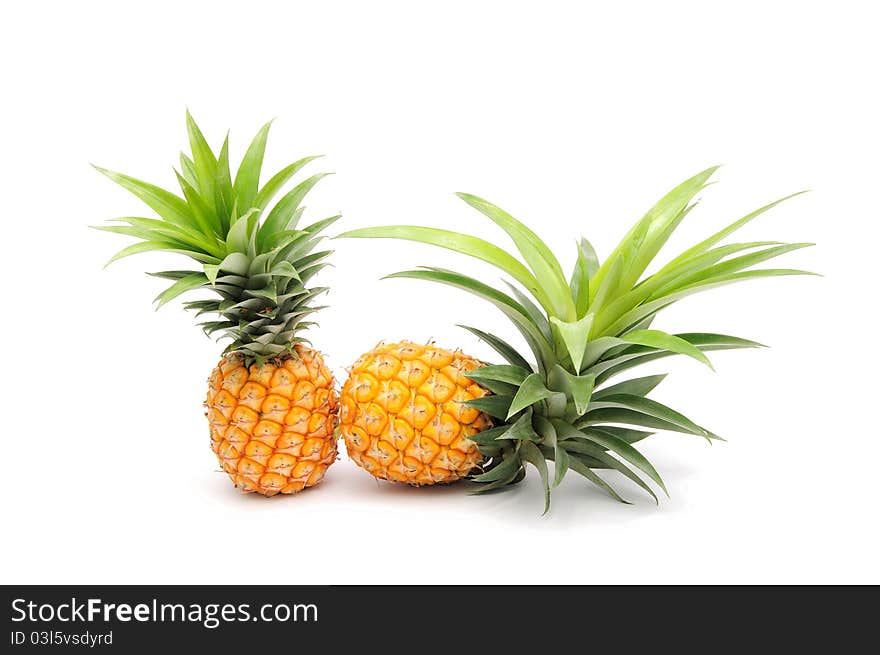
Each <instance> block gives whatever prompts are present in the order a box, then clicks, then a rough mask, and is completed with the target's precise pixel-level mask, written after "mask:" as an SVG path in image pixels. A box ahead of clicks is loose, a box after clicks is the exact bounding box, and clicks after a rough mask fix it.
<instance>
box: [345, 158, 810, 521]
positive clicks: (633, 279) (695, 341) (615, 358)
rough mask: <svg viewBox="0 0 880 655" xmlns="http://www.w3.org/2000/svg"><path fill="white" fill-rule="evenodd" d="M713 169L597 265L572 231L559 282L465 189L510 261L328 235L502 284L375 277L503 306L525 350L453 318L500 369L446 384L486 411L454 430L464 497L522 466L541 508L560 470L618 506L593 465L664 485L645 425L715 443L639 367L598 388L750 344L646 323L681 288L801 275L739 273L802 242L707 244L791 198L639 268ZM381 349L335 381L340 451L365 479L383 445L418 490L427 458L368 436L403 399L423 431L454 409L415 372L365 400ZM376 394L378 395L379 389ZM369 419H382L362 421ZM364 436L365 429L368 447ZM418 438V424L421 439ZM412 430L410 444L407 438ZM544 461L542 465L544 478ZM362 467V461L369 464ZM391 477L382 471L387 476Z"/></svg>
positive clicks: (399, 231) (517, 231) (467, 245)
mask: <svg viewBox="0 0 880 655" xmlns="http://www.w3.org/2000/svg"><path fill="white" fill-rule="evenodd" d="M715 170H716V167H713V168H709V169H707V170H705V171H703V172H701V173H698V174H697V175H695V176H693V177H691V178H689V179H688V180H685V181H684V182H683V183H682V184H680V185H679V186H677V187H676V188H674V189H673V190H672V191H670V192H669V193H668V194H666V195H665V196H664V197H663V198H662V199H661V200H660V201H659V202H658V203H657V204H656V205H655V206H654V207H653V208H652V209H651V210H650V211H648V213H647V214H646V215H645V216H644V217H643V218H642V219H641V220H639V221H638V222H637V223H636V224H635V226H634V227H633V228H632V229H631V230H630V231H629V232H628V233H627V235H626V236H625V237H624V238H623V240H622V241H621V242H620V244H619V245H618V246H617V247H616V248H615V250H614V251H613V252H612V253H611V255H610V256H609V257H608V258H606V259H605V260H604V261H603V262H601V263H600V261H599V259H598V257H597V256H596V253H595V251H594V249H593V247H592V246H591V245H590V243H589V242H588V241H587V240H586V239H581V240H580V241H579V242H578V248H577V260H576V263H575V265H574V270H573V272H572V273H571V275H570V276H568V277H567V276H565V274H564V273H563V269H562V266H561V265H560V264H559V261H558V260H557V258H556V256H555V255H554V254H553V252H551V250H550V249H549V248H548V247H547V245H546V244H545V243H544V242H543V241H541V239H539V238H538V236H537V235H536V234H535V233H534V232H533V231H532V230H530V229H529V228H528V227H526V226H525V225H524V224H522V223H521V222H519V221H517V220H516V219H514V218H513V217H512V216H510V215H509V214H508V213H507V212H505V211H503V210H502V209H500V208H498V207H496V206H495V205H493V204H491V203H489V202H487V201H485V200H482V199H481V198H478V197H476V196H472V195H469V194H458V195H459V197H460V198H461V199H462V200H464V201H465V202H466V203H468V204H469V205H471V206H472V207H473V208H475V209H476V210H478V211H479V212H481V213H482V214H484V215H485V216H486V217H488V218H489V219H490V220H491V221H493V222H494V223H495V224H496V225H498V226H499V227H500V228H501V229H502V230H504V231H505V232H506V233H507V235H508V236H509V237H510V239H511V240H512V241H513V243H514V244H515V246H516V248H517V250H518V251H519V253H520V255H521V258H522V259H519V258H517V257H516V256H514V255H513V254H511V253H508V252H506V251H504V250H503V249H501V248H500V247H498V246H496V245H494V244H492V243H489V242H488V241H485V240H483V239H479V238H477V237H473V236H468V235H464V234H458V233H455V232H451V231H448V230H441V229H435V228H428V227H419V226H385V227H372V228H364V229H358V230H353V231H350V232H346V233H344V234H341V235H340V237H355V238H394V239H405V240H409V241H415V242H421V243H427V244H431V245H435V246H439V247H443V248H447V249H450V250H453V251H456V252H458V253H461V254H464V255H469V256H471V257H475V258H477V259H480V260H482V261H484V262H488V263H490V264H492V265H494V266H496V267H497V268H499V269H500V270H501V271H503V272H504V273H505V274H506V275H507V276H509V277H510V278H511V279H512V281H506V284H507V287H508V288H509V292H508V291H506V290H502V289H499V288H497V287H494V286H490V285H488V284H486V283H483V282H481V281H478V280H476V279H474V278H471V277H468V276H467V275H464V274H461V273H458V272H455V271H451V270H446V269H440V268H430V267H423V268H420V269H417V270H409V271H403V272H400V273H394V274H392V275H390V276H388V277H391V278H414V279H417V280H429V281H432V282H439V283H442V284H446V285H451V286H454V287H457V288H460V289H463V290H465V291H468V292H470V293H473V294H475V295H477V296H479V297H480V298H483V299H485V300H487V301H489V302H490V303H492V304H493V305H494V306H495V307H496V308H498V309H499V310H500V311H501V312H503V313H504V314H505V316H507V318H508V319H510V321H511V322H512V323H513V325H514V326H515V327H516V329H517V331H518V332H519V333H520V335H521V336H522V338H523V340H524V341H525V343H526V344H527V345H528V352H526V353H521V352H519V351H517V350H516V349H515V348H514V347H513V346H512V345H510V344H509V343H507V342H506V341H504V340H502V339H501V338H499V337H498V336H495V335H493V334H491V333H489V332H485V331H483V330H479V329H477V328H473V327H467V326H462V327H464V328H465V329H466V330H468V331H470V332H471V333H473V334H475V335H476V336H477V337H479V338H480V339H482V340H483V341H485V342H486V343H487V344H489V346H491V347H492V348H493V349H494V350H495V351H496V352H497V353H498V355H500V357H501V358H503V360H505V363H502V364H496V365H489V366H479V367H478V368H474V369H472V370H468V371H463V372H462V375H463V376H464V377H466V378H468V379H470V380H472V381H474V382H476V383H477V384H478V385H480V386H481V387H483V388H484V389H485V390H486V391H488V392H491V393H489V394H487V395H480V394H478V393H476V392H475V391H474V388H473V387H472V386H466V384H464V383H458V382H457V383H456V385H457V387H458V389H459V390H460V391H462V390H467V393H463V392H462V393H460V395H459V396H458V397H455V396H453V398H452V402H456V403H461V404H463V405H464V406H466V407H469V408H471V409H473V410H478V411H480V412H482V413H483V414H485V415H487V416H488V417H489V418H480V419H478V423H480V424H482V425H488V424H489V419H491V421H492V423H493V425H492V427H488V428H487V429H484V430H482V431H480V432H478V433H476V434H468V433H464V434H462V435H459V437H458V438H460V437H461V436H465V434H466V436H467V439H468V440H469V441H470V442H472V443H473V444H474V447H476V448H477V449H478V450H479V452H480V454H481V458H479V459H476V458H473V459H467V460H465V463H464V466H467V465H473V467H474V469H473V471H472V479H473V480H474V481H476V482H477V483H480V485H479V486H478V488H477V492H483V491H491V490H495V489H501V488H504V487H507V486H509V485H512V484H514V483H517V482H519V481H520V480H522V479H523V478H524V477H525V471H526V465H529V466H531V467H533V468H535V469H536V470H537V472H538V474H539V475H540V478H541V481H542V486H543V489H544V511H545V512H546V511H547V510H548V509H549V507H550V492H551V489H552V488H553V487H556V486H557V485H559V484H560V482H562V480H563V478H564V477H565V475H566V473H567V472H568V471H574V472H575V473H577V474H579V475H581V476H583V477H584V478H586V479H587V480H588V481H590V482H591V483H593V484H595V485H597V486H598V487H600V488H601V489H602V490H604V491H605V492H607V493H608V494H610V495H611V496H612V497H614V498H615V499H617V500H620V501H621V502H628V501H625V500H624V499H623V498H622V497H621V496H620V495H619V494H618V492H617V491H616V490H615V489H614V488H613V487H612V486H611V484H610V483H609V481H608V480H606V479H605V477H603V476H600V475H599V474H598V473H597V471H602V470H604V469H612V470H614V471H617V472H619V473H621V474H622V475H624V476H625V477H627V478H629V479H630V480H631V481H632V482H634V483H635V484H636V485H638V486H639V487H641V488H642V489H643V490H644V491H645V492H646V493H648V494H650V496H652V497H653V498H654V500H655V501H658V496H657V493H656V492H655V490H654V488H653V487H652V485H651V484H650V483H653V484H654V485H656V487H657V488H659V489H660V490H662V491H663V492H664V493H665V492H666V487H665V485H664V483H663V480H662V479H661V477H660V475H659V474H658V472H657V470H656V469H655V468H654V466H653V465H652V464H651V463H650V462H649V461H648V460H647V459H646V458H645V457H644V456H643V455H642V454H641V453H640V452H639V451H638V449H637V447H636V445H635V444H637V442H639V441H641V440H642V439H645V438H646V437H648V436H650V435H651V434H653V432H651V431H650V430H670V431H675V432H681V433H685V434H692V435H697V436H700V437H703V438H705V439H707V440H709V441H710V442H711V441H713V440H716V439H719V437H718V436H717V435H716V434H714V433H713V432H711V431H709V430H708V429H706V428H704V427H702V426H700V425H697V424H696V423H694V422H693V421H691V420H690V419H688V418H686V417H685V416H683V415H682V414H680V413H679V412H677V411H675V410H673V409H671V408H669V407H667V406H665V405H663V404H661V403H659V402H657V401H655V400H651V399H649V398H648V397H647V396H648V394H649V392H651V390H653V389H654V388H655V387H656V386H657V385H658V384H659V383H660V382H661V381H662V380H663V378H664V377H665V376H663V375H649V376H643V377H635V378H629V379H626V380H624V381H622V382H617V383H614V384H612V383H611V381H612V378H614V377H615V376H618V375H620V374H622V373H624V372H627V371H629V370H630V369H632V368H633V367H636V366H638V365H640V364H643V363H645V362H650V361H653V360H656V359H659V358H662V357H666V356H669V355H685V356H688V357H692V358H694V359H696V360H698V361H700V362H702V363H703V364H706V365H709V366H710V367H711V364H710V362H709V359H708V358H707V357H706V354H705V353H706V352H707V351H713V350H726V349H736V348H754V347H758V346H760V344H758V343H756V342H754V341H749V340H746V339H741V338H738V337H732V336H727V335H722V334H710V333H703V332H689V333H684V334H668V333H666V332H663V331H660V330H657V329H654V328H652V327H651V325H652V322H653V321H654V318H655V317H656V315H657V313H658V312H659V311H660V310H661V309H663V308H664V307H668V306H669V305H671V304H672V303H674V302H677V301H678V300H680V299H682V298H684V297H686V296H689V295H691V294H694V293H697V292H700V291H704V290H708V289H711V288H714V287H717V286H720V285H724V284H728V283H733V282H738V281H740V280H746V279H751V278H758V277H770V276H784V275H801V274H806V273H807V272H806V271H801V270H794V269H784V268H783V269H780V268H759V269H755V268H752V267H753V266H755V265H756V264H759V263H761V262H764V261H767V260H769V259H772V258H775V257H777V256H779V255H782V254H784V253H788V252H791V251H794V250H798V249H800V248H804V247H806V246H810V245H813V244H809V243H790V244H784V243H779V242H772V241H752V242H745V243H732V244H728V245H718V244H719V242H721V241H722V240H723V239H725V238H726V237H727V236H729V235H730V234H732V233H733V232H735V231H736V230H738V229H739V228H741V227H742V226H744V225H745V224H747V223H749V222H750V221H751V220H753V219H754V218H756V217H758V216H759V215H761V214H763V213H764V212H766V211H767V210H769V209H771V208H772V207H775V206H776V205H778V204H779V203H781V202H783V201H784V200H787V199H788V198H791V197H793V196H794V195H798V194H793V195H792V196H787V197H786V198H782V199H780V200H777V201H775V202H772V203H770V204H768V205H765V206H764V207H761V208H760V209H757V210H755V211H753V212H751V213H750V214H748V215H746V216H744V217H742V218H740V219H739V220H737V221H735V222H733V223H732V224H730V225H728V226H727V227H725V228H724V229H722V230H721V231H719V232H716V233H715V234H713V235H712V236H710V237H708V238H707V239H705V240H704V241H701V242H700V243H698V244H696V245H695V246H693V247H691V248H689V249H687V250H685V251H684V252H682V253H681V254H679V255H678V256H677V257H675V258H673V259H672V260H671V261H669V262H668V263H666V264H665V265H664V266H662V267H661V268H660V269H659V270H658V271H657V272H656V273H653V274H652V275H645V271H646V269H647V268H648V266H649V265H650V264H651V262H652V261H653V260H654V258H655V256H656V255H657V254H658V252H659V251H660V249H661V247H662V246H663V245H664V244H665V243H666V241H667V240H668V239H669V237H670V235H671V234H672V232H673V231H674V230H675V228H676V227H677V226H678V225H679V223H680V222H681V220H682V219H683V218H684V217H685V216H686V215H687V214H688V213H689V212H690V211H691V209H692V208H693V207H694V205H695V202H693V201H694V198H695V196H696V195H697V193H699V192H700V191H701V190H702V189H703V188H704V187H705V186H706V184H707V183H708V181H709V179H710V177H711V176H712V175H713V173H714V172H715ZM392 350H393V347H392ZM388 355H389V353H388V352H386V351H382V350H381V349H380V350H376V351H372V352H370V353H367V354H366V355H364V356H363V357H362V358H361V359H360V360H359V364H358V365H357V366H356V367H355V370H354V371H353V374H352V378H351V379H349V381H348V382H347V383H346V385H345V387H344V389H343V393H342V397H341V404H342V408H343V410H342V417H341V420H342V433H343V435H344V436H345V442H346V447H347V448H348V451H349V453H351V454H352V458H353V459H354V460H355V461H356V462H358V463H360V464H361V465H362V466H364V468H367V470H369V471H370V472H372V473H374V474H376V473H377V469H376V467H375V465H374V464H373V461H372V460H373V459H376V455H377V454H378V453H382V454H383V455H384V456H385V459H384V460H376V461H381V468H380V469H379V471H380V472H381V473H382V474H383V475H382V477H388V478H391V479H395V480H397V479H403V480H405V481H407V482H410V483H418V484H426V483H428V482H429V481H430V480H431V479H432V478H431V473H433V471H434V467H433V464H432V465H431V469H430V471H431V473H427V472H426V468H427V464H425V465H424V466H423V467H422V468H418V467H417V466H416V460H418V457H412V456H410V457H409V458H408V457H407V456H408V455H410V453H409V452H408V451H406V450H403V449H402V448H401V447H397V448H396V449H394V450H392V449H390V448H384V444H387V443H391V444H392V445H393V443H394V442H393V440H382V441H379V442H378V443H376V442H375V441H374V440H373V438H372V437H373V436H374V435H377V434H389V435H393V434H394V430H395V429H396V428H394V427H391V426H396V425H398V423H399V421H398V418H399V417H400V416H401V415H403V414H406V413H410V414H411V413H412V407H415V406H418V407H419V411H420V412H421V418H420V420H421V422H422V424H424V425H426V426H430V427H431V428H432V429H435V430H436V428H434V426H435V425H436V424H437V422H438V421H442V417H443V416H445V415H447V414H454V413H455V412H459V413H463V411H464V410H463V409H458V408H455V407H454V406H452V407H450V400H445V401H444V402H443V403H442V405H441V403H439V402H437V400H436V399H435V398H433V397H432V395H431V394H432V391H433V389H432V387H431V385H430V383H428V384H425V382H424V379H423V377H422V376H417V377H416V379H414V380H408V379H407V377H406V375H403V376H401V375H396V376H395V377H394V380H395V381H396V382H397V383H398V384H396V385H395V386H394V394H395V404H396V405H397V407H392V405H391V404H390V403H388V402H386V401H384V400H382V396H381V394H378V395H370V394H373V393H374V392H373V389H371V388H370V387H369V385H366V386H365V375H366V373H365V372H366V371H368V372H369V373H370V375H372V376H374V378H375V379H381V378H380V377H379V376H378V374H380V373H382V372H383V366H384V364H383V361H384V360H383V357H387V356H388ZM396 359H399V358H395V361H396ZM470 361H473V360H470ZM396 365H397V364H396V363H395V364H394V366H396ZM450 379H451V378H450ZM371 383H372V381H371ZM391 384H394V383H391ZM365 388H366V389H368V392H365V391H364V389H365ZM383 389H389V390H390V389H391V387H390V386H388V387H383ZM384 393H385V397H386V398H387V397H388V392H384ZM468 396H473V397H468ZM400 398H403V399H404V402H402V403H401V402H400ZM462 398H463V399H464V400H463V401H462V400H461V399H462ZM378 406H381V408H382V411H379V410H378V409H377V407H378ZM398 407H403V410H399V409H397V408H398ZM395 411H398V412H401V413H397V414H395ZM373 412H376V413H375V416H374V415H373V414H372V413H373ZM438 416H439V417H441V418H438ZM374 418H375V420H378V421H379V422H380V423H382V425H381V426H380V425H373V426H371V423H370V421H371V420H374ZM407 427H412V426H411V423H409V422H407ZM644 428H648V430H645V429H644ZM371 430H372V431H371ZM364 432H366V434H367V435H369V436H370V441H369V443H367V441H366V436H365V435H364ZM424 432H425V430H424V429H422V435H424ZM415 438H416V439H418V433H417V432H416V437H415ZM423 439H424V437H423ZM365 448H367V449H371V450H368V451H367V452H372V453H374V454H373V455H371V458H372V459H371V460H367V459H366V458H365V457H363V456H362V455H361V453H362V452H364V449H365ZM383 448H384V449H383ZM461 448H462V449H463V450H461V452H468V451H467V441H464V442H463V444H462V446H461ZM547 460H551V461H553V462H555V465H554V467H553V470H552V475H551V471H550V467H548V465H547ZM365 461H369V466H367V465H365V464H364V462H365ZM464 466H463V467H460V468H459V469H457V470H456V477H460V476H461V473H462V472H463V468H464ZM391 471H394V472H395V475H393V476H392V475H388V474H387V473H386V472H391ZM401 474H402V475H401ZM448 479H449V478H441V480H442V481H446V480H448ZM438 481H440V480H438Z"/></svg>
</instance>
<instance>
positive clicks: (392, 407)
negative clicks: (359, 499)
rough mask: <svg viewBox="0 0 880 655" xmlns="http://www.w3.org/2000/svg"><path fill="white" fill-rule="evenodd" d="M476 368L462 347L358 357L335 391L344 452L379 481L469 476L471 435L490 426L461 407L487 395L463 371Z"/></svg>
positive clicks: (407, 348) (385, 349)
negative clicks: (338, 398)
mask: <svg viewBox="0 0 880 655" xmlns="http://www.w3.org/2000/svg"><path fill="white" fill-rule="evenodd" d="M480 366H482V363H481V362H479V361H477V360H476V359H474V358H473V357H469V356H468V355H465V354H464V353H462V352H460V351H450V350H445V349H443V348H438V347H436V346H434V345H432V344H428V345H419V344H415V343H411V342H409V341H402V342H399V343H392V344H384V343H380V344H379V345H378V346H376V347H375V348H374V349H373V350H371V351H370V352H368V353H365V354H364V355H362V356H361V357H360V358H359V359H358V360H357V361H356V362H355V363H354V365H353V366H352V368H351V370H350V372H349V373H350V375H349V378H348V380H347V381H346V383H345V385H344V386H343V388H342V393H341V396H340V409H339V424H340V432H341V433H342V437H343V438H344V439H345V445H346V449H347V451H348V455H349V457H351V459H352V460H353V461H354V462H355V463H356V464H357V465H358V466H360V467H361V468H363V469H365V470H366V471H368V472H369V473H370V474H372V475H374V476H375V477H377V478H381V479H385V480H391V481H394V482H404V483H407V484H411V485H416V486H419V485H429V484H437V483H446V482H454V481H456V480H459V479H461V478H463V477H465V476H466V475H468V473H470V472H471V471H472V470H473V469H474V468H476V467H477V466H479V464H480V462H481V461H482V456H481V455H480V452H479V450H478V449H477V445H476V444H475V443H474V442H473V441H471V440H470V438H469V437H471V436H473V435H475V434H477V433H478V432H481V431H483V430H485V429H486V428H489V427H491V426H492V422H491V419H490V418H489V417H488V416H487V415H486V414H484V413H482V412H480V411H478V410H476V409H474V408H472V407H468V406H467V405H464V404H462V403H463V402H464V401H467V400H471V399H473V398H480V397H482V396H485V395H486V394H487V392H486V390H485V389H483V388H482V387H480V386H479V385H477V384H476V383H474V382H472V381H471V380H470V379H469V378H468V377H466V375H465V374H466V373H467V372H468V371H472V370H474V369H475V368H479V367H480Z"/></svg>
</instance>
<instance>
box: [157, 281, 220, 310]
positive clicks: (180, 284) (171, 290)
mask: <svg viewBox="0 0 880 655" xmlns="http://www.w3.org/2000/svg"><path fill="white" fill-rule="evenodd" d="M207 283H208V278H207V277H205V274H204V273H193V274H192V275H187V276H186V277H184V278H181V279H179V280H177V282H175V283H174V284H172V285H171V286H170V287H168V288H167V289H165V291H163V292H162V293H160V294H159V295H158V296H156V298H155V300H154V302H156V303H158V304H157V305H156V309H159V308H160V307H161V306H162V305H164V304H166V303H167V302H169V301H171V300H173V299H174V298H176V297H177V296H179V295H180V294H182V293H185V292H187V291H190V290H192V289H198V288H199V287H203V286H205V285H206V284H207Z"/></svg>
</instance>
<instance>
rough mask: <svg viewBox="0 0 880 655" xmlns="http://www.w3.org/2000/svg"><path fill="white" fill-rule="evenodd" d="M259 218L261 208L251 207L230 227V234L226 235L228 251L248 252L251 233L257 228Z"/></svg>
mask: <svg viewBox="0 0 880 655" xmlns="http://www.w3.org/2000/svg"><path fill="white" fill-rule="evenodd" d="M258 218H259V210H258V209H256V208H251V209H249V210H248V212H247V213H246V214H245V215H244V216H242V217H241V218H239V219H238V220H237V221H235V223H233V224H232V227H231V228H229V234H227V235H226V250H227V251H229V252H240V253H247V251H248V246H249V244H250V241H251V234H252V233H253V231H254V230H255V229H256V222H257V219H258Z"/></svg>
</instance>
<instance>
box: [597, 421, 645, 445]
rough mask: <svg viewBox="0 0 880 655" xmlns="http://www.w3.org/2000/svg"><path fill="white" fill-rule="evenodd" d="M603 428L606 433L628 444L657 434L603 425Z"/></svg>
mask: <svg viewBox="0 0 880 655" xmlns="http://www.w3.org/2000/svg"><path fill="white" fill-rule="evenodd" d="M601 427H602V430H603V431H604V432H608V433H610V434H613V435H614V436H615V437H617V438H618V439H623V440H624V441H625V442H626V443H628V444H634V443H636V442H639V441H641V440H642V439H646V438H647V437H650V436H651V435H654V434H656V432H645V431H644V430H634V429H633V428H624V427H620V426H617V425H603V426H601Z"/></svg>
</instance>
